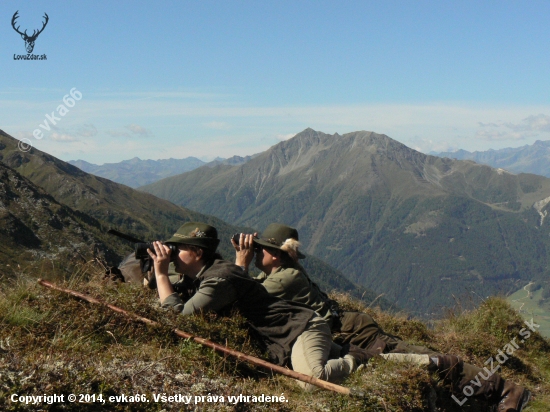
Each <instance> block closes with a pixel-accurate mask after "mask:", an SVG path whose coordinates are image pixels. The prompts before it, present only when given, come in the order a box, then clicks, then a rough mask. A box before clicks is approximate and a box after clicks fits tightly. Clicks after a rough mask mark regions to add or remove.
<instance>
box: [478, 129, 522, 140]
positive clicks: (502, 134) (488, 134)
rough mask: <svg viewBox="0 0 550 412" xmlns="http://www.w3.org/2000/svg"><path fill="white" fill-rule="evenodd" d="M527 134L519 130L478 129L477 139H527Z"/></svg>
mask: <svg viewBox="0 0 550 412" xmlns="http://www.w3.org/2000/svg"><path fill="white" fill-rule="evenodd" d="M526 137H528V136H527V135H525V134H523V133H517V132H512V133H511V132H508V131H500V130H478V131H477V133H476V139H481V140H487V141H499V140H525V139H526Z"/></svg>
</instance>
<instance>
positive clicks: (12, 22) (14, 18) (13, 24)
mask: <svg viewBox="0 0 550 412" xmlns="http://www.w3.org/2000/svg"><path fill="white" fill-rule="evenodd" d="M18 13H19V10H17V11H16V12H15V14H14V15H13V17H12V18H11V25H12V27H13V29H14V30H15V31H16V32H17V33H19V34H20V35H21V36H26V35H27V30H25V33H21V32H20V31H19V27H20V26H17V28H15V20H17V18H18V17H19V16H18V15H17V14H18ZM44 14H45V13H44Z"/></svg>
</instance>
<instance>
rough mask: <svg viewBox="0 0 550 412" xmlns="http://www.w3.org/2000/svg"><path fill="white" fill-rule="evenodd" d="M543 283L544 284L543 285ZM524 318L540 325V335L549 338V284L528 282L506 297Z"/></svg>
mask: <svg viewBox="0 0 550 412" xmlns="http://www.w3.org/2000/svg"><path fill="white" fill-rule="evenodd" d="M543 285H544V286H543ZM506 300H507V301H508V302H509V303H510V306H512V307H513V308H514V309H515V310H517V311H518V313H519V314H520V315H521V316H523V317H524V319H533V320H534V322H535V323H537V324H538V325H540V328H539V329H538V331H539V332H540V334H541V335H543V336H545V337H547V338H550V284H549V283H548V282H544V283H541V282H529V283H528V284H526V285H525V286H523V287H522V288H521V289H519V290H518V291H516V292H515V293H513V294H511V295H510V296H508V297H507V298H506Z"/></svg>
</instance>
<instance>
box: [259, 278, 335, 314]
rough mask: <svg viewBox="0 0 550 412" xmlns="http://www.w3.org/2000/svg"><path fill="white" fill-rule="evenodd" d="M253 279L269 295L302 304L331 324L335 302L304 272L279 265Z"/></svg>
mask: <svg viewBox="0 0 550 412" xmlns="http://www.w3.org/2000/svg"><path fill="white" fill-rule="evenodd" d="M255 279H256V280H258V281H260V282H261V283H262V284H263V285H264V287H265V289H266V290H267V292H268V293H269V294H270V295H271V296H275V297H277V298H280V299H284V300H288V301H291V302H298V303H301V304H304V305H306V306H308V307H310V308H312V309H313V310H314V311H316V312H317V313H318V314H319V315H320V316H321V317H322V318H323V319H325V320H326V321H327V322H328V323H329V325H331V323H332V316H333V315H334V313H333V312H332V311H331V308H332V309H333V310H336V309H337V306H336V305H337V304H336V302H334V301H333V300H331V299H329V297H328V296H327V294H326V293H324V292H322V291H321V289H319V286H317V285H316V284H315V283H314V282H312V281H311V279H310V278H309V276H308V275H307V274H306V273H304V272H302V271H301V270H298V269H294V268H283V267H279V268H278V269H277V270H276V271H275V272H273V273H271V274H270V275H267V274H266V273H264V272H262V273H260V275H259V276H257V277H256V278H255Z"/></svg>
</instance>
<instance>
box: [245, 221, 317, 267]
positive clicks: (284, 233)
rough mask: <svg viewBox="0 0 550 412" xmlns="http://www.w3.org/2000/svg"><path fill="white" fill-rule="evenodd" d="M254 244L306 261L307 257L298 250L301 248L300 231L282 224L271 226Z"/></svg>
mask: <svg viewBox="0 0 550 412" xmlns="http://www.w3.org/2000/svg"><path fill="white" fill-rule="evenodd" d="M254 243H257V244H258V245H261V246H264V247H267V248H273V249H279V250H282V251H283V252H287V253H288V254H290V255H291V256H292V255H295V256H296V257H297V258H298V259H305V257H306V256H305V255H304V254H303V253H302V252H300V251H299V250H298V247H300V242H299V241H298V231H297V230H296V229H294V228H293V227H290V226H286V225H282V224H280V223H272V224H270V225H269V226H268V227H267V228H266V229H265V230H264V232H263V233H262V234H261V236H260V238H259V239H254Z"/></svg>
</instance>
